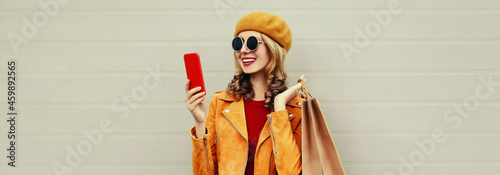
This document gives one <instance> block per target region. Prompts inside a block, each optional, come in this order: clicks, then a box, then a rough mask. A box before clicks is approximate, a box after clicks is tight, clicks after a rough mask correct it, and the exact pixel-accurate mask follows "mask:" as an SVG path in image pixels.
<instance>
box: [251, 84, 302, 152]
mask: <svg viewBox="0 0 500 175" xmlns="http://www.w3.org/2000/svg"><path fill="white" fill-rule="evenodd" d="M301 96H302V95H301V94H299V95H297V97H295V98H293V99H292V100H290V101H289V102H288V103H287V104H286V109H287V110H288V111H290V110H289V109H290V108H294V107H300V105H301V104H300V103H299V102H301V100H302V98H301ZM289 119H290V121H292V120H293V119H295V115H294V116H293V117H290V118H289ZM270 136H271V127H270V126H269V121H268V122H266V124H265V125H264V128H262V131H261V132H260V135H259V141H258V143H257V145H260V144H261V143H262V142H264V140H266V139H267V138H268V137H270ZM257 147H258V146H257Z"/></svg>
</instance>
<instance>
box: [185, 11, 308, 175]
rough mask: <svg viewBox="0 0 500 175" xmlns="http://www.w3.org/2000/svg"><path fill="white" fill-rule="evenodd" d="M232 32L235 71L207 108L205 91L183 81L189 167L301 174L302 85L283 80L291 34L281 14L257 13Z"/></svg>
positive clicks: (220, 171)
mask: <svg viewBox="0 0 500 175" xmlns="http://www.w3.org/2000/svg"><path fill="white" fill-rule="evenodd" d="M234 36H235V38H234V39H233V41H232V45H233V49H234V61H235V66H236V70H237V71H236V73H235V75H234V78H233V80H232V81H231V82H230V83H229V85H228V87H227V89H226V90H225V91H219V92H216V93H215V95H213V96H212V99H211V100H210V106H209V110H208V113H207V102H206V94H205V93H203V92H200V93H199V91H200V90H201V88H200V87H197V88H193V89H191V90H189V80H188V81H187V82H186V93H187V98H186V107H187V108H188V109H189V110H190V111H191V114H192V115H193V118H194V119H195V126H194V127H193V128H192V129H191V138H192V142H193V172H194V174H219V175H226V174H228V175H234V174H246V175H254V174H258V175H265V174H283V175H295V174H300V173H301V170H302V162H301V138H302V137H301V132H302V129H301V107H300V101H301V96H300V94H299V89H300V87H301V84H300V83H298V84H296V85H294V86H292V87H289V88H288V87H287V86H286V84H285V82H286V78H287V74H286V72H285V55H286V53H287V52H288V51H289V49H290V47H291V46H292V33H291V31H290V29H289V28H288V25H287V24H286V22H285V21H283V19H281V18H280V17H278V16H276V15H273V14H270V13H265V12H256V13H250V14H248V15H246V16H245V17H243V18H242V19H241V20H240V21H239V22H238V23H237V25H236V31H235V33H234ZM302 78H303V76H301V79H302Z"/></svg>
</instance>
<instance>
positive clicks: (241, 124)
mask: <svg viewBox="0 0 500 175" xmlns="http://www.w3.org/2000/svg"><path fill="white" fill-rule="evenodd" d="M301 97H303V95H302V94H298V95H297V96H296V97H295V98H293V99H292V100H290V101H289V102H288V103H287V106H288V107H300V105H301V104H300V103H301V100H302V99H301ZM218 98H219V100H223V101H226V102H229V103H231V104H229V105H228V106H227V107H226V108H225V109H224V110H222V114H223V116H224V117H225V118H226V119H227V120H228V121H229V123H231V125H233V127H234V128H235V129H236V130H237V131H238V132H239V133H240V135H241V136H242V137H243V138H245V140H247V141H248V131H247V125H246V116H245V106H244V105H245V104H244V100H243V98H240V100H236V99H235V98H234V97H233V96H231V95H228V94H227V92H222V94H221V95H219V97H218ZM242 116H245V117H242ZM294 118H295V117H293V118H290V120H293V119H294ZM262 135H264V136H269V135H270V131H269V123H268V122H266V124H265V126H264V128H263V129H262V131H261V136H262ZM261 139H265V138H259V142H261V141H262V140H261Z"/></svg>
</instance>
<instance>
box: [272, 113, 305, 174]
mask: <svg viewBox="0 0 500 175" xmlns="http://www.w3.org/2000/svg"><path fill="white" fill-rule="evenodd" d="M301 119H302V118H301V116H300V115H298V116H296V118H295V119H294V122H298V124H297V127H296V128H292V127H291V124H290V119H289V113H288V110H281V111H276V112H272V113H271V114H269V115H268V120H269V124H270V126H271V140H272V145H273V154H274V160H275V162H276V170H277V171H278V174H290V175H295V174H300V173H301V172H302V153H301V146H302V122H301Z"/></svg>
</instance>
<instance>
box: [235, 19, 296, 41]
mask: <svg viewBox="0 0 500 175" xmlns="http://www.w3.org/2000/svg"><path fill="white" fill-rule="evenodd" d="M247 30H254V31H258V32H261V33H264V34H266V35H267V36H269V37H271V38H272V39H273V40H274V41H276V42H278V43H279V44H280V46H281V47H283V48H284V49H285V50H286V51H288V50H290V48H291V47H292V31H290V28H288V24H286V22H285V21H284V20H283V19H281V18H280V17H278V16H276V15H273V14H270V13H266V12H254V13H250V14H248V15H246V16H244V17H243V18H241V19H240V21H238V23H237V24H236V31H234V37H236V36H238V34H239V33H240V32H243V31H247Z"/></svg>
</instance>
